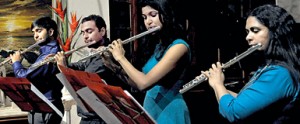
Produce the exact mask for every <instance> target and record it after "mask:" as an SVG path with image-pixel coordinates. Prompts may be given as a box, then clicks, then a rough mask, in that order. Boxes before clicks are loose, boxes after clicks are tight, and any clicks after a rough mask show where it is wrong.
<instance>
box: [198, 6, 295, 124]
mask: <svg viewBox="0 0 300 124" xmlns="http://www.w3.org/2000/svg"><path fill="white" fill-rule="evenodd" d="M295 24H296V22H295V20H294V19H293V17H292V16H291V15H290V14H289V13H288V12H287V11H286V10H284V9H283V8H281V7H279V6H276V5H270V4H266V5H262V6H259V7H257V8H255V9H254V10H253V11H252V12H251V13H250V15H249V16H248V17H247V20H246V26H245V29H246V32H247V36H246V40H247V41H248V44H249V45H250V46H254V45H256V44H261V45H262V47H260V48H259V49H258V51H260V53H261V54H264V60H265V61H264V62H263V63H261V66H260V67H259V68H258V70H257V71H256V72H255V74H254V75H253V76H252V77H251V78H250V80H249V82H248V83H247V84H246V85H245V86H244V87H243V88H242V89H241V90H240V92H239V93H232V92H230V91H228V90H227V89H226V87H225V86H224V80H225V75H224V73H223V71H222V69H223V65H222V64H221V63H220V62H217V63H216V64H212V67H211V68H210V69H209V70H207V71H203V72H202V74H204V75H205V76H206V77H207V78H208V82H209V85H210V86H211V87H212V89H213V90H214V92H215V96H216V99H217V101H218V103H219V112H220V114H221V115H222V116H223V117H224V118H226V119H227V120H228V121H229V122H231V123H246V124H248V123H249V124H254V123H268V124H270V123H276V124H283V123H284V124H285V123H300V118H299V117H298V115H299V113H300V107H299V106H300V104H299V103H300V102H299V92H300V77H299V75H300V61H299V58H298V57H299V54H300V53H299V52H300V44H299V41H297V40H298V39H296V34H297V32H296V30H295V29H294V28H295Z"/></svg>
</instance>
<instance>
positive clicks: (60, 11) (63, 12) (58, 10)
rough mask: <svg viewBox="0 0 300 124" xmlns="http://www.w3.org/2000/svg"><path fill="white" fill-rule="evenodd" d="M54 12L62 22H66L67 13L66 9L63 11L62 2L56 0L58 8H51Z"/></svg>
mask: <svg viewBox="0 0 300 124" xmlns="http://www.w3.org/2000/svg"><path fill="white" fill-rule="evenodd" d="M50 7H51V8H52V9H53V10H54V12H55V13H56V14H57V15H58V16H59V17H60V19H61V20H62V21H64V19H65V12H66V8H65V9H64V10H63V9H62V3H61V1H60V0H56V8H53V7H52V6H50Z"/></svg>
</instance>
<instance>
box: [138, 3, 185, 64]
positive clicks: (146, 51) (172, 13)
mask: <svg viewBox="0 0 300 124" xmlns="http://www.w3.org/2000/svg"><path fill="white" fill-rule="evenodd" d="M137 4H138V7H137V14H138V15H142V12H141V10H142V8H143V7H145V6H150V7H151V8H153V9H155V10H157V11H158V12H159V19H160V21H161V23H162V25H163V26H162V29H161V30H160V31H159V32H158V33H156V34H155V36H153V35H152V36H151V35H148V36H145V37H143V38H141V39H140V40H142V41H140V42H139V47H138V48H141V49H138V51H140V50H142V51H143V52H139V54H140V57H143V58H144V59H145V61H146V60H147V59H148V58H149V57H150V56H151V55H152V54H153V51H154V49H155V47H156V45H157V44H158V43H159V41H162V42H161V43H160V44H159V46H158V47H157V49H159V51H160V54H158V56H156V58H157V59H160V58H161V57H162V55H163V53H164V52H165V50H166V48H167V46H168V45H170V44H171V43H172V42H173V41H174V40H176V39H183V40H185V41H187V40H186V37H187V34H186V30H185V19H184V18H182V17H183V16H181V15H180V14H179V12H177V11H176V10H179V9H176V8H175V6H176V4H178V1H177V0H139V1H138V3H137ZM139 17H140V18H139V22H140V31H146V28H145V25H144V23H143V22H144V21H143V18H142V16H139ZM139 59H141V58H139Z"/></svg>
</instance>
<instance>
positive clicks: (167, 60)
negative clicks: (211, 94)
mask: <svg viewBox="0 0 300 124" xmlns="http://www.w3.org/2000/svg"><path fill="white" fill-rule="evenodd" d="M172 2H175V1H165V0H140V1H139V2H138V9H137V10H138V11H139V13H140V14H141V15H139V16H140V19H141V22H144V24H143V25H142V26H140V27H142V31H144V30H151V29H153V28H156V27H158V26H159V27H161V29H160V30H159V31H157V32H154V33H151V34H150V35H147V36H145V37H143V38H142V41H141V42H139V44H144V43H145V46H140V47H142V48H141V49H140V50H143V51H138V53H139V54H140V55H141V57H139V58H138V59H141V60H145V65H144V66H143V68H142V69H141V70H140V69H139V68H138V67H135V66H133V64H131V63H130V61H129V60H128V59H127V58H126V57H125V50H124V48H123V44H122V41H121V40H115V41H113V42H112V44H110V45H109V47H108V50H109V51H110V52H111V53H112V55H113V57H114V59H115V60H116V61H117V62H118V63H119V64H120V65H121V66H122V69H123V70H124V72H125V73H126V74H127V75H128V77H129V78H130V80H131V82H130V83H129V84H130V86H132V87H134V88H136V89H138V90H141V91H146V96H145V99H144V104H143V107H144V108H145V110H146V111H147V112H148V113H149V114H150V115H151V116H152V117H153V119H154V120H155V121H156V122H157V123H158V124H169V123H178V124H190V123H191V122H190V116H189V110H188V108H187V105H186V103H185V101H184V99H183V96H182V94H180V93H179V88H180V87H181V86H182V84H183V82H184V81H186V76H187V75H186V72H187V69H188V66H189V65H190V62H191V51H190V47H189V44H188V43H187V42H186V41H187V40H186V35H185V34H186V32H185V28H184V25H183V23H184V22H180V21H179V20H178V18H177V17H179V16H177V15H175V12H174V9H175V8H173V7H174V6H172V5H175V4H176V3H172Z"/></svg>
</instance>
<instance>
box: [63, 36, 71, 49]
mask: <svg viewBox="0 0 300 124" xmlns="http://www.w3.org/2000/svg"><path fill="white" fill-rule="evenodd" d="M72 38H73V37H72V36H70V37H68V38H67V40H66V43H65V45H63V50H64V51H65V52H66V51H69V50H70V47H71V41H72Z"/></svg>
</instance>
